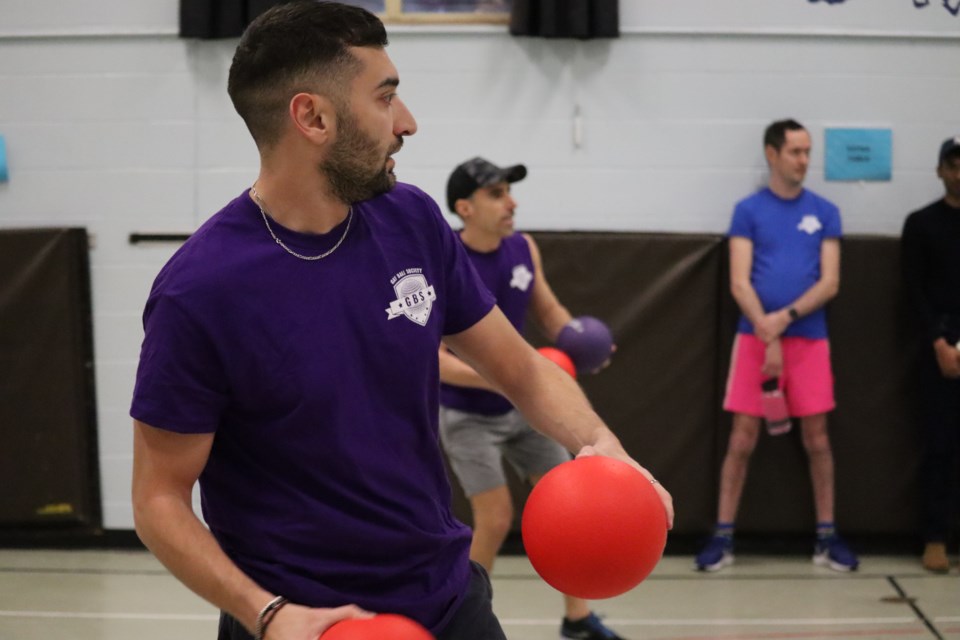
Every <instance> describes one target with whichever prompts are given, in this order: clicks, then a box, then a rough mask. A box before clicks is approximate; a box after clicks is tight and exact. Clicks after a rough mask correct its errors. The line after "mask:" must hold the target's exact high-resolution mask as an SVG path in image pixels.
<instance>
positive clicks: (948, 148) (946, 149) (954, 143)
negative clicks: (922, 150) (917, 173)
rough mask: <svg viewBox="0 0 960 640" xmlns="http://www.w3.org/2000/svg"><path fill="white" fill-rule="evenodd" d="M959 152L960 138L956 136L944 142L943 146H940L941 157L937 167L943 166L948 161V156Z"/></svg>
mask: <svg viewBox="0 0 960 640" xmlns="http://www.w3.org/2000/svg"><path fill="white" fill-rule="evenodd" d="M957 152H960V136H954V137H952V138H947V139H946V140H944V141H943V144H942V145H940V157H939V160H937V166H938V167H939V166H940V165H942V164H943V161H944V160H946V159H947V156H949V155H950V154H953V153H957Z"/></svg>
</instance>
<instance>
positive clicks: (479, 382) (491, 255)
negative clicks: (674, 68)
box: [439, 157, 622, 640]
mask: <svg viewBox="0 0 960 640" xmlns="http://www.w3.org/2000/svg"><path fill="white" fill-rule="evenodd" d="M526 175H527V168H526V167H525V166H524V165H522V164H518V165H513V166H511V167H505V168H501V167H498V166H496V165H495V164H493V163H492V162H490V161H488V160H485V159H484V158H479V157H477V158H471V159H470V160H467V161H466V162H463V163H461V164H460V165H458V166H457V167H456V168H455V169H454V170H453V172H452V173H451V174H450V177H449V178H448V179H447V207H448V208H449V209H450V211H452V212H453V213H455V214H456V215H457V216H459V217H460V219H461V221H462V222H463V229H462V230H461V231H460V240H461V241H462V242H463V246H464V248H465V249H466V251H467V256H468V257H469V258H470V262H471V263H472V264H473V266H474V268H475V269H476V270H477V274H478V275H479V276H480V279H481V280H482V281H483V283H484V284H485V285H486V287H487V289H489V290H490V293H492V294H493V296H494V297H495V298H496V300H497V306H498V307H500V310H501V311H503V314H504V315H505V316H506V317H507V319H508V320H509V321H510V323H511V324H512V325H513V326H514V327H515V328H516V329H517V331H520V332H523V327H524V324H525V320H526V317H527V314H528V313H530V315H531V316H532V318H533V320H534V321H535V323H536V324H537V325H538V328H539V329H540V332H541V333H542V334H543V335H544V336H545V337H546V338H547V339H549V340H550V341H551V342H556V340H557V336H558V335H559V334H560V332H561V331H563V329H564V327H566V326H567V325H568V324H569V323H570V322H571V321H572V320H573V318H572V316H571V315H570V312H569V311H568V310H567V308H566V307H565V306H563V304H561V303H560V300H558V299H557V296H556V295H555V294H554V293H553V288H552V287H551V286H550V283H549V282H547V278H546V276H545V275H544V273H543V265H542V263H541V259H540V249H539V248H538V247H537V243H536V242H535V241H534V239H533V238H532V237H530V236H529V235H527V234H525V233H515V232H514V224H513V219H514V212H515V209H516V206H517V203H516V201H515V200H514V199H513V195H512V193H511V191H510V184H511V183H513V182H517V181H519V180H522V179H523V178H525V177H526ZM439 355H440V380H441V381H442V383H443V384H442V385H441V386H440V405H441V406H440V438H441V442H443V447H444V449H445V450H446V452H447V456H448V458H449V460H450V466H451V468H452V469H453V472H454V473H455V474H456V476H457V479H458V480H459V481H460V486H461V487H463V490H464V492H465V493H466V495H467V498H468V499H469V500H470V508H471V510H472V512H473V542H472V543H471V545H470V559H471V560H474V561H475V562H478V563H480V564H481V565H482V566H483V567H484V569H486V570H487V571H488V572H489V571H492V569H493V563H494V561H495V560H496V557H497V553H499V551H500V547H501V546H502V545H503V542H504V540H506V537H507V534H508V533H509V532H510V527H511V526H512V524H513V514H514V508H513V499H512V498H511V496H510V490H509V488H508V487H507V477H506V475H505V474H504V470H503V461H504V460H509V461H510V464H511V465H512V466H513V468H514V469H516V470H517V472H518V474H519V475H520V477H521V478H523V479H524V480H526V481H528V482H530V484H536V483H537V482H538V481H539V480H540V478H541V477H543V475H544V474H545V473H547V472H548V471H550V470H551V469H553V468H554V467H555V466H557V465H558V464H561V463H563V462H566V461H567V460H569V459H570V454H569V452H567V450H566V449H564V448H563V447H562V446H560V445H559V444H557V443H556V442H554V441H553V440H551V439H549V438H547V437H545V436H544V435H543V434H541V433H539V432H537V431H535V430H533V429H531V428H530V425H528V424H527V422H526V420H525V419H524V417H523V416H522V415H521V414H520V413H519V412H518V411H517V410H516V409H514V407H513V405H512V404H511V403H510V401H509V400H507V399H506V398H505V397H503V396H502V395H500V394H499V393H497V392H496V390H495V389H494V388H493V387H492V386H491V385H490V383H489V382H488V381H487V380H486V379H484V378H483V377H482V376H481V375H480V374H478V373H477V372H476V371H475V370H474V369H473V368H472V367H470V366H469V365H468V364H466V363H464V362H463V361H462V360H460V359H459V358H457V357H456V356H455V355H454V354H452V353H450V351H449V350H448V349H447V348H446V347H445V346H442V345H441V347H440V354H439ZM564 613H565V615H564V618H563V621H562V622H561V625H560V637H562V638H580V639H581V640H622V638H620V636H618V635H617V634H616V633H614V632H613V631H611V630H610V629H608V628H607V627H606V625H604V624H603V622H602V621H601V620H600V618H599V617H597V615H596V614H594V613H592V612H591V611H590V605H589V604H588V603H587V602H586V601H585V600H583V599H581V598H575V597H573V596H568V595H564Z"/></svg>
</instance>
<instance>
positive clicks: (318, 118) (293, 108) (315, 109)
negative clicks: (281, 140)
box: [289, 93, 336, 145]
mask: <svg viewBox="0 0 960 640" xmlns="http://www.w3.org/2000/svg"><path fill="white" fill-rule="evenodd" d="M289 113H290V120H291V121H292V122H293V126H294V127H295V129H296V131H298V132H299V133H300V135H302V136H303V137H305V138H307V139H308V140H310V141H311V142H313V143H314V144H317V145H323V144H326V143H327V142H329V141H330V139H331V137H332V136H333V134H334V131H335V128H336V110H335V109H334V107H333V103H332V102H331V101H330V100H329V99H328V98H325V97H324V96H321V95H318V94H316V93H298V94H297V95H295V96H293V97H292V98H291V99H290V107H289Z"/></svg>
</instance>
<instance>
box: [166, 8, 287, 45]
mask: <svg viewBox="0 0 960 640" xmlns="http://www.w3.org/2000/svg"><path fill="white" fill-rule="evenodd" d="M282 1H283V0H180V37H181V38H205V39H213V38H237V37H239V36H240V34H241V33H243V30H244V29H245V28H246V27H247V25H248V24H250V21H251V20H253V19H254V18H256V17H257V16H258V15H260V14H261V13H263V12H264V11H266V10H267V9H269V8H270V7H272V6H273V5H275V4H280V2H282Z"/></svg>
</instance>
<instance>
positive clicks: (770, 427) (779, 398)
mask: <svg viewBox="0 0 960 640" xmlns="http://www.w3.org/2000/svg"><path fill="white" fill-rule="evenodd" d="M760 388H761V390H762V396H761V402H762V403H763V421H764V424H766V426H767V433H769V434H770V435H772V436H781V435H783V434H785V433H787V432H789V431H790V427H792V426H793V423H792V422H790V412H789V411H788V410H787V399H786V398H785V397H784V396H783V391H781V390H780V379H779V378H770V379H769V380H764V381H763V383H762V384H761V385H760Z"/></svg>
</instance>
